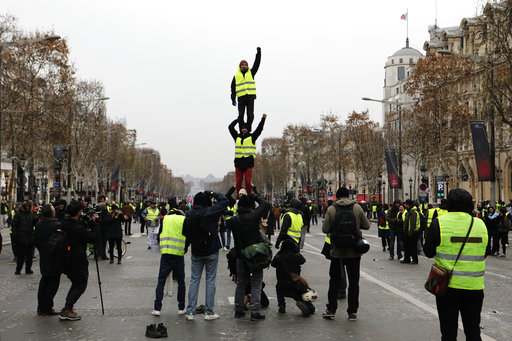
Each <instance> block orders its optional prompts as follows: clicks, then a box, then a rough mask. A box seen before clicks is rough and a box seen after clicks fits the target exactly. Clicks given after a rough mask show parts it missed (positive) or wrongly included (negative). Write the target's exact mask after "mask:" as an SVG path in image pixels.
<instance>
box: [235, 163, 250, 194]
mask: <svg viewBox="0 0 512 341" xmlns="http://www.w3.org/2000/svg"><path fill="white" fill-rule="evenodd" d="M235 178H236V185H235V188H236V198H237V199H238V192H239V191H240V189H241V188H242V179H244V178H245V190H246V191H247V195H249V194H251V189H252V187H251V180H252V168H246V169H240V168H235Z"/></svg>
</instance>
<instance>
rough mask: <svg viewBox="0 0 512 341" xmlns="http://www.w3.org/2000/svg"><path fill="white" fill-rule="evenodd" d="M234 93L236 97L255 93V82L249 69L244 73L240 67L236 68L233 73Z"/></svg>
mask: <svg viewBox="0 0 512 341" xmlns="http://www.w3.org/2000/svg"><path fill="white" fill-rule="evenodd" d="M235 93H236V96H237V97H242V96H245V95H256V82H255V81H254V78H253V77H252V72H251V70H250V69H248V70H247V72H246V73H245V75H244V74H243V73H242V70H240V67H239V68H238V71H237V72H236V73H235Z"/></svg>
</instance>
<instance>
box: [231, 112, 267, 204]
mask: <svg viewBox="0 0 512 341" xmlns="http://www.w3.org/2000/svg"><path fill="white" fill-rule="evenodd" d="M266 118H267V114H263V116H262V118H261V121H260V123H259V124H258V127H257V128H256V130H254V132H252V133H251V129H250V127H249V126H248V125H246V124H242V125H239V128H240V133H237V132H236V130H235V126H236V124H237V123H238V121H237V120H234V121H233V122H231V123H230V124H229V126H228V130H229V133H230V134H231V137H233V140H234V141H235V161H234V162H235V180H236V185H235V188H236V193H237V199H238V197H239V192H240V189H241V188H242V180H244V181H245V190H246V191H247V194H251V180H252V169H253V168H254V159H255V158H256V140H257V139H258V137H259V136H260V135H261V132H262V131H263V126H264V125H265V119H266Z"/></svg>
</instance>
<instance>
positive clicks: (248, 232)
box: [230, 193, 270, 258]
mask: <svg viewBox="0 0 512 341" xmlns="http://www.w3.org/2000/svg"><path fill="white" fill-rule="evenodd" d="M249 196H250V197H251V198H252V199H253V200H254V201H256V202H257V203H258V204H259V206H258V208H256V209H255V210H245V209H244V208H239V209H238V216H237V217H234V218H231V219H230V220H231V229H232V232H233V240H234V241H235V251H236V256H237V257H238V258H240V257H241V251H242V250H243V249H244V248H246V247H247V246H249V245H252V244H256V243H260V242H261V241H262V240H263V239H262V236H261V233H260V221H261V218H264V217H265V216H266V215H267V214H268V210H269V209H270V204H269V203H268V202H267V201H266V200H265V199H263V198H262V197H260V196H259V195H257V194H254V193H253V194H250V195H249Z"/></svg>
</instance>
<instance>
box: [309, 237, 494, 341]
mask: <svg viewBox="0 0 512 341" xmlns="http://www.w3.org/2000/svg"><path fill="white" fill-rule="evenodd" d="M304 245H306V246H308V247H311V248H312V249H315V250H318V249H317V248H315V247H312V246H311V245H309V244H308V243H304ZM304 251H305V252H308V253H312V254H314V255H317V256H322V257H323V255H322V254H321V253H319V252H314V251H309V250H304ZM360 274H361V276H362V277H364V278H365V279H367V280H369V281H370V282H373V283H375V284H377V285H379V286H381V287H382V288H384V289H386V290H388V291H389V292H391V293H393V294H395V295H397V296H400V297H402V298H403V299H405V300H407V301H409V302H410V303H412V304H414V305H415V306H417V307H419V308H421V309H423V310H425V311H427V312H429V313H430V314H432V315H434V316H436V317H437V316H438V315H437V309H436V308H434V307H432V306H431V305H428V304H425V303H423V302H421V301H420V300H418V299H416V298H414V297H412V296H411V295H409V294H406V293H404V292H402V291H400V290H398V289H396V288H394V287H392V286H391V285H389V284H387V283H385V282H383V281H381V280H378V279H377V278H375V277H373V276H371V275H369V274H367V273H366V272H364V271H360ZM459 329H460V330H462V331H463V330H464V327H463V325H462V322H461V321H459ZM481 337H482V340H484V341H497V340H496V339H494V338H492V337H490V336H488V335H485V334H484V333H481Z"/></svg>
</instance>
